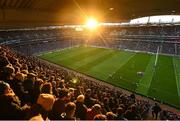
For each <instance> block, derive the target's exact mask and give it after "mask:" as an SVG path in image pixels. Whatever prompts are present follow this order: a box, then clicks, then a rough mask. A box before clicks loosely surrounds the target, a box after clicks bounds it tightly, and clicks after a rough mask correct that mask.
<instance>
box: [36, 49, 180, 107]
mask: <svg viewBox="0 0 180 121" xmlns="http://www.w3.org/2000/svg"><path fill="white" fill-rule="evenodd" d="M39 57H40V58H42V59H45V60H47V61H49V62H52V63H55V64H58V65H61V66H64V67H67V68H70V69H73V70H76V71H78V72H81V73H83V74H86V75H90V76H92V77H94V78H97V79H99V80H102V81H104V82H107V83H110V84H112V85H114V86H117V87H121V88H124V89H127V90H130V91H133V92H134V91H135V92H136V93H138V94H141V95H144V96H147V97H151V98H153V99H156V100H158V101H161V102H163V103H167V104H170V105H172V106H175V107H177V108H180V59H179V58H178V57H172V56H164V55H159V58H158V61H157V66H156V67H155V66H154V62H155V58H156V57H155V55H151V54H145V53H134V52H127V51H119V50H112V49H105V48H95V47H83V46H81V47H74V48H67V49H64V50H59V51H55V52H49V53H44V54H42V55H40V56H39ZM137 72H144V75H143V76H139V75H137Z"/></svg>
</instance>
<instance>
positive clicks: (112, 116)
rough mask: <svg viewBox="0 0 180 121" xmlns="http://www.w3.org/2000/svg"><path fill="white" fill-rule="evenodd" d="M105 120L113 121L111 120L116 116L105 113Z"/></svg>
mask: <svg viewBox="0 0 180 121" xmlns="http://www.w3.org/2000/svg"><path fill="white" fill-rule="evenodd" d="M106 118H107V120H111V121H113V120H115V119H116V115H115V114H114V113H113V112H107V113H106Z"/></svg>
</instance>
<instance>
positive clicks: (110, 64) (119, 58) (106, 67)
mask: <svg viewBox="0 0 180 121" xmlns="http://www.w3.org/2000/svg"><path fill="white" fill-rule="evenodd" d="M134 55H135V53H130V52H128V53H127V52H124V51H116V52H115V53H114V55H113V56H112V57H111V58H107V59H106V60H104V61H103V62H101V63H99V64H98V65H96V66H94V67H93V68H91V69H90V70H88V74H91V75H93V76H94V77H96V78H98V79H101V80H104V81H106V82H108V81H107V79H108V77H109V75H111V74H112V73H114V71H116V70H118V69H119V68H120V67H122V66H123V65H124V64H125V63H126V62H127V61H128V60H129V59H130V58H131V57H132V56H134ZM110 83H111V82H110Z"/></svg>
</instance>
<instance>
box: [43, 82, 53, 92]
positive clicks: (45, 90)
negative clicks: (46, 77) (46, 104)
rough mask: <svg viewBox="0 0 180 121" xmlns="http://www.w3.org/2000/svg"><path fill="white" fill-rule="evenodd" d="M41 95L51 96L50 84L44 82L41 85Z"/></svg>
mask: <svg viewBox="0 0 180 121" xmlns="http://www.w3.org/2000/svg"><path fill="white" fill-rule="evenodd" d="M41 93H46V94H53V91H52V84H51V83H50V82H46V83H44V84H43V85H41Z"/></svg>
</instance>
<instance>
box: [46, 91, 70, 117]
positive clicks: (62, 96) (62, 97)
mask: <svg viewBox="0 0 180 121" xmlns="http://www.w3.org/2000/svg"><path fill="white" fill-rule="evenodd" d="M68 94H69V93H68V89H66V88H63V89H61V90H59V97H58V98H57V100H56V101H55V103H54V105H53V108H52V111H51V112H50V115H49V118H50V119H51V120H60V119H62V117H61V114H62V113H63V112H65V105H66V103H67V100H68V99H69V96H68Z"/></svg>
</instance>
